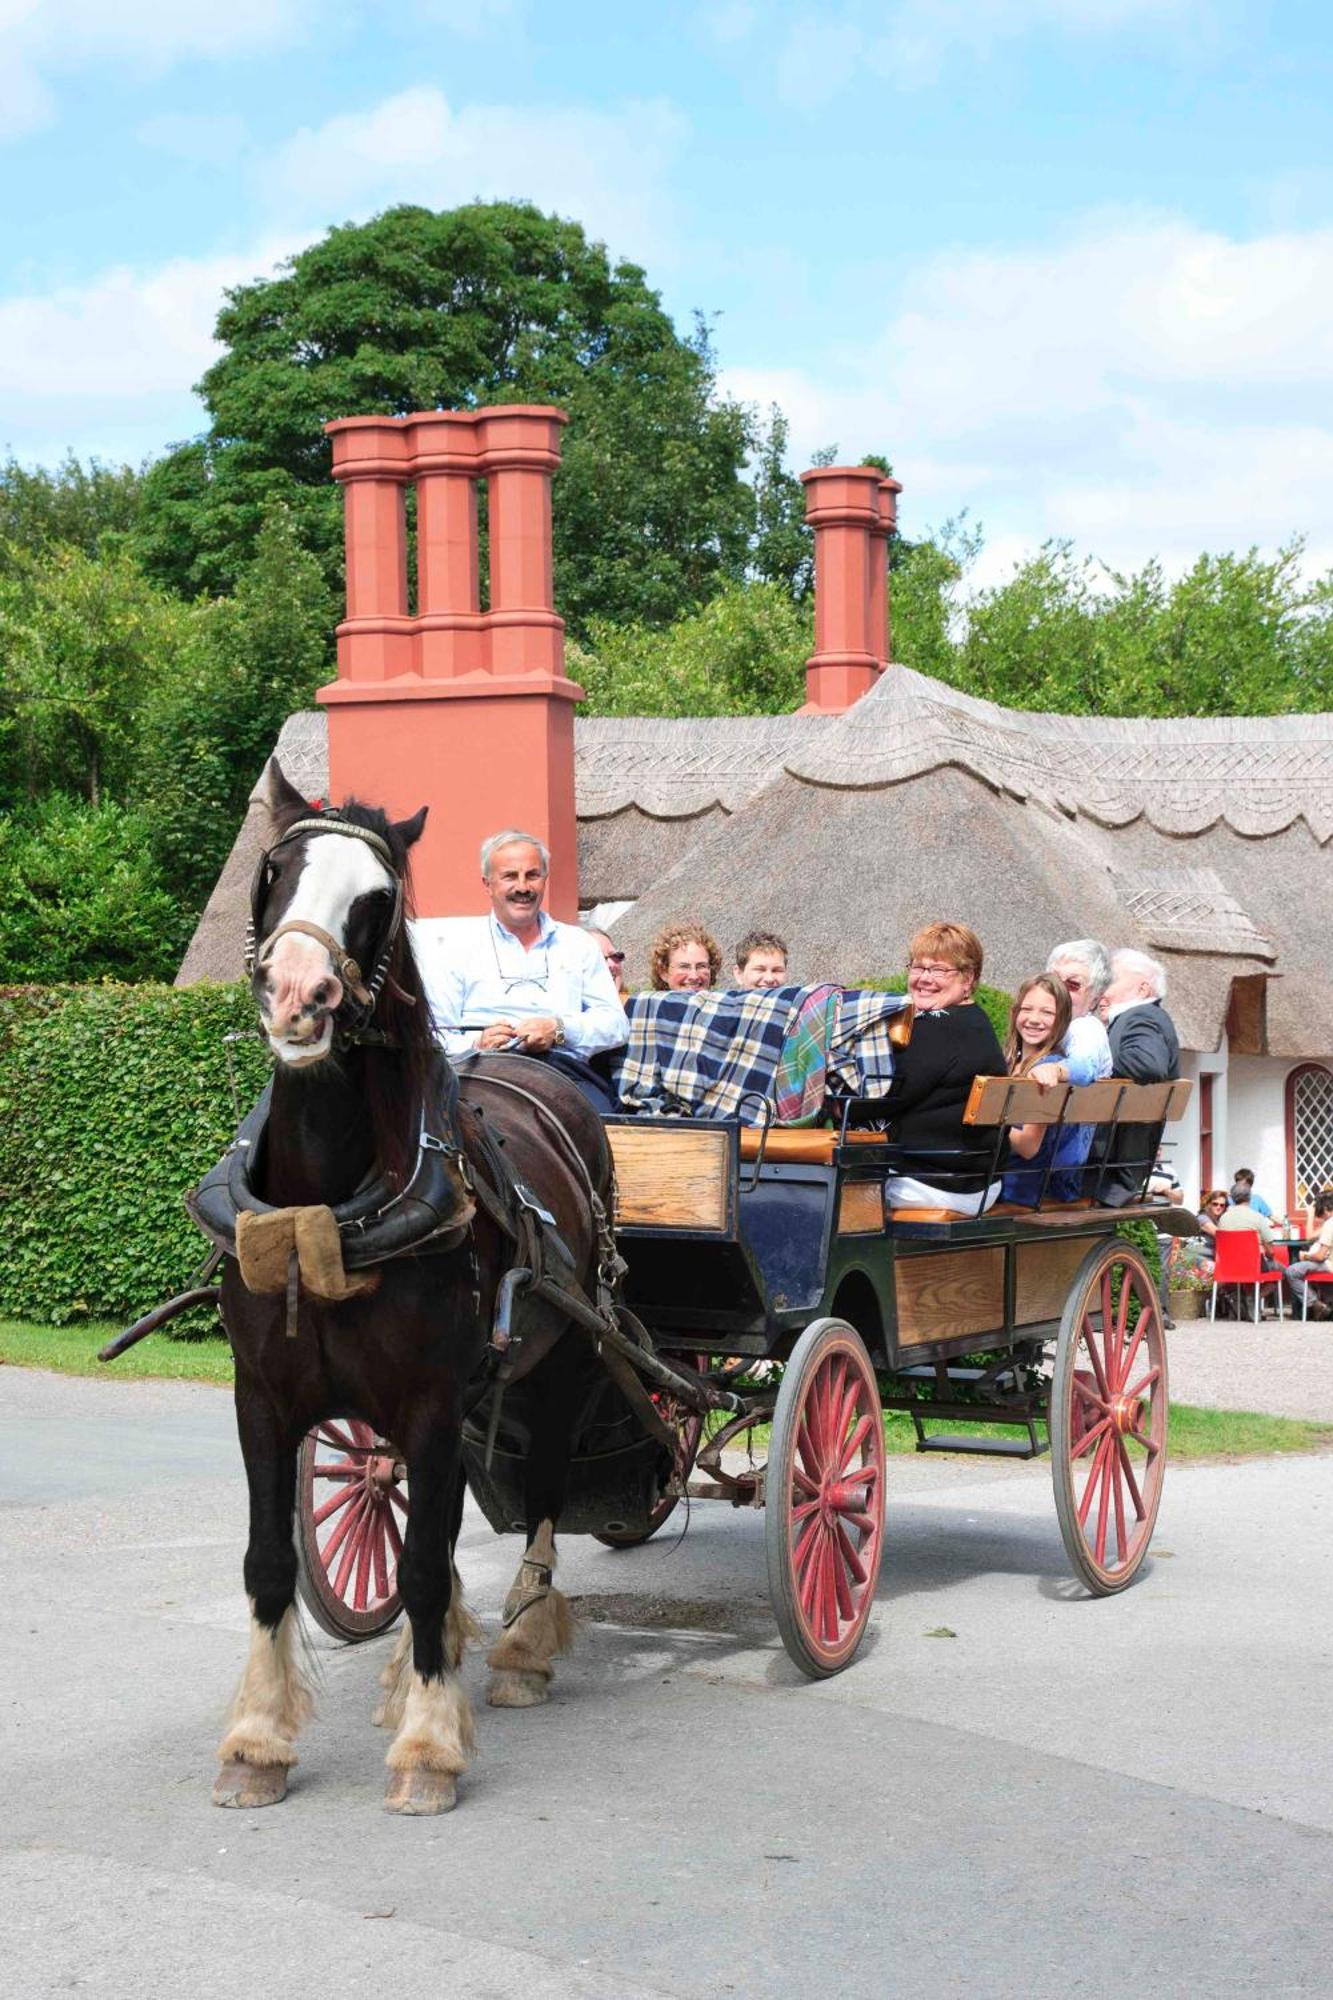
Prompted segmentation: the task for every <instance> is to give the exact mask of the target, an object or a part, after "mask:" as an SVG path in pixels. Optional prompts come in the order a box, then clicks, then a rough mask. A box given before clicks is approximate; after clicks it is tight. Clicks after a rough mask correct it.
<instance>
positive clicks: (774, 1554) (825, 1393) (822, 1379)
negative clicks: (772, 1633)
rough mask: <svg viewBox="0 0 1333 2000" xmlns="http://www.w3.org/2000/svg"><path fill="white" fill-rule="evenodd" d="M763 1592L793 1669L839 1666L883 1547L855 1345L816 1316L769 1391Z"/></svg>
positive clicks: (865, 1394)
mask: <svg viewBox="0 0 1333 2000" xmlns="http://www.w3.org/2000/svg"><path fill="white" fill-rule="evenodd" d="M764 1538H765V1544H766V1547H767V1552H768V1591H769V1596H770V1598H771V1599H772V1603H773V1611H774V1615H775V1616H776V1618H777V1621H778V1630H779V1631H780V1632H781V1634H782V1643H783V1645H784V1646H785V1647H786V1648H787V1651H788V1652H789V1653H790V1655H791V1657H792V1659H793V1660H795V1662H796V1664H797V1666H798V1667H799V1668H800V1669H801V1671H802V1673H805V1674H809V1675H810V1676H811V1678H812V1679H823V1678H824V1677H826V1676H827V1675H829V1674H836V1673H838V1672H839V1671H840V1670H841V1669H842V1668H843V1667H845V1666H846V1665H847V1663H848V1661H849V1660H850V1659H851V1657H852V1655H853V1654H854V1653H855V1651H856V1649H857V1647H858V1646H859V1645H860V1643H861V1636H862V1634H863V1633H864V1631H865V1628H866V1625H867V1623H868V1621H869V1618H870V1610H871V1606H872V1605H873V1604H874V1601H875V1583H876V1580H877V1579H878V1576H879V1564H880V1557H881V1555H882V1553H883V1548H884V1414H883V1410H882V1408H881V1405H880V1397H879V1384H878V1383H877V1382H876V1380H875V1371H874V1369H873V1368H872V1367H871V1365H870V1357H869V1355H868V1354H867V1353H866V1350H865V1344H864V1342H863V1341H862V1339H861V1336H860V1334H859V1333H857V1331H856V1329H855V1328H854V1327H851V1326H848V1324H847V1323H846V1321H845V1320H840V1319H817V1320H816V1321H815V1322H814V1324H813V1325H812V1326H808V1327H807V1328H806V1330H805V1332H804V1333H803V1334H802V1335H801V1337H800V1339H799V1340H798V1341H797V1343H796V1346H795V1348H794V1349H793V1350H792V1355H791V1359H790V1361H788V1363H787V1367H786V1371H785V1373H784V1375H783V1378H782V1387H781V1389H780V1390H779V1391H778V1401H777V1408H776V1410H775V1411H774V1415H773V1437H772V1443H771V1445H770V1447H769V1454H768V1483H767V1490H766V1497H765V1506H764Z"/></svg>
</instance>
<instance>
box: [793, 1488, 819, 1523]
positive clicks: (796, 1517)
mask: <svg viewBox="0 0 1333 2000" xmlns="http://www.w3.org/2000/svg"><path fill="white" fill-rule="evenodd" d="M818 1512H819V1496H818V1494H816V1495H815V1498H814V1499H813V1500H801V1501H798V1502H797V1504H796V1505H795V1506H794V1507H793V1508H792V1510H791V1518H792V1525H793V1526H795V1524H796V1523H797V1522H798V1521H808V1520H809V1518H810V1516H811V1515H812V1514H817V1513H818Z"/></svg>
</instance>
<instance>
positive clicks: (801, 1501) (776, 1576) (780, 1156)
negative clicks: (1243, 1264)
mask: <svg viewBox="0 0 1333 2000" xmlns="http://www.w3.org/2000/svg"><path fill="white" fill-rule="evenodd" d="M1189 1088H1190V1086H1189V1085H1188V1084H1187V1083H1177V1084H1132V1083H1126V1082H1123V1081H1119V1080H1113V1081H1111V1082H1107V1083H1102V1084H1092V1085H1087V1086H1084V1087H1082V1088H1081V1089H1080V1088H1071V1087H1069V1086H1056V1087H1043V1086H1041V1085H1038V1084H1036V1083H1032V1082H1029V1081H1026V1080H1015V1079H1011V1078H990V1079H987V1078H979V1079H978V1080H977V1084H976V1086H975V1087H974V1090H973V1094H972V1102H971V1104H970V1105H969V1108H968V1122H969V1123H971V1124H973V1125H975V1126H977V1127H979V1128H986V1129H987V1130H989V1131H990V1132H992V1133H994V1134H995V1135H996V1137H997V1140H998V1139H1002V1137H1003V1133H1004V1131H1005V1129H1006V1128H1007V1127H1008V1125H1009V1124H1011V1123H1022V1122H1031V1123H1053V1122H1084V1121H1087V1122H1092V1121H1096V1122H1099V1123H1100V1122H1106V1123H1110V1124H1113V1125H1118V1126H1120V1127H1121V1128H1123V1130H1124V1132H1125V1133H1126V1134H1128V1133H1129V1132H1130V1131H1133V1130H1137V1131H1138V1132H1140V1133H1141V1134H1142V1135H1143V1141H1144V1147H1143V1157H1144V1159H1145V1161H1146V1162H1147V1165H1150V1164H1151V1160H1152V1157H1153V1147H1152V1145H1151V1144H1150V1143H1149V1141H1150V1140H1151V1139H1154V1138H1155V1135H1156V1132H1157V1130H1158V1129H1159V1128H1160V1126H1161V1124H1162V1122H1163V1120H1164V1119H1167V1118H1174V1117H1177V1116H1179V1114H1180V1111H1181V1110H1182V1109H1183V1107H1184V1103H1185V1101H1186V1099H1187V1096H1188V1092H1189ZM875 1108H876V1107H875V1106H873V1105H865V1106H862V1105H858V1104H857V1103H855V1102H854V1101H852V1100H847V1101H844V1102H843V1104H842V1105H841V1106H840V1107H839V1123H838V1124H837V1125H836V1126H825V1127H816V1128H813V1129H799V1130H788V1129H782V1128H769V1127H766V1126H759V1127H755V1126H743V1125H738V1124H735V1123H723V1122H711V1121H708V1120H700V1119H670V1118H663V1119H638V1118H625V1119H617V1120H614V1121H612V1122H611V1123H610V1126H609V1133H610V1138H611V1143H612V1151H613V1153H614V1156H615V1163H616V1184H617V1195H616V1235H617V1241H618V1243H619V1245H620V1247H621V1250H622V1253H623V1255H624V1258H625V1262H626V1265H627V1271H626V1274H625V1280H624V1296H625V1300H626V1303H627V1305H628V1306H629V1308H630V1309H631V1311H632V1313H633V1315H634V1318H635V1320H636V1321H637V1322H638V1323H640V1324H641V1325H642V1326H643V1327H644V1328H646V1329H647V1331H648V1333H649V1335H650V1337H651V1346H650V1348H649V1349H648V1350H647V1352H646V1353H645V1356H644V1360H645V1362H646V1360H647V1358H648V1355H651V1357H652V1359H653V1360H654V1361H655V1362H656V1364H657V1366H656V1368H655V1369H654V1370H653V1371H652V1372H651V1373H650V1372H648V1370H647V1368H646V1367H645V1370H644V1375H645V1382H646V1384H647V1385H648V1386H649V1387H650V1388H651V1391H652V1394H653V1398H654V1402H655V1406H656V1408H657V1409H658V1411H659V1412H660V1413H661V1414H663V1415H664V1416H665V1417H666V1418H667V1419H668V1421H669V1423H670V1426H671V1428H672V1430H673V1432H674V1447H673V1449H671V1450H669V1451H668V1450H666V1449H664V1448H663V1445H662V1442H661V1440H660V1438H658V1437H655V1436H652V1435H649V1434H648V1433H646V1432H645V1431H644V1429H643V1428H642V1426H641V1424H640V1423H639V1422H638V1421H637V1420H636V1418H635V1414H634V1412H633V1411H632V1410H631V1409H629V1408H628V1407H627V1406H626V1404H625V1403H624V1401H623V1398H621V1397H619V1396H618V1395H616V1394H615V1392H614V1389H613V1387H611V1388H608V1391H607V1393H605V1394H603V1395H601V1396H595V1397H593V1398H592V1399H591V1402H590V1407H589V1408H588V1410H587V1411H586V1412H585V1413H584V1421H583V1424H582V1427H581V1430H580V1435H579V1438H578V1442H577V1444H576V1447H575V1457H574V1465H573V1468H572V1480H571V1490H570V1494H569V1498H568V1501H567V1505H566V1508H565V1510H564V1511H563V1512H562V1515H561V1520H560V1528H561V1532H562V1533H569V1532H583V1533H591V1534H593V1535H595V1536H597V1537H598V1539H600V1540H602V1541H604V1542H606V1543H608V1544H610V1545H611V1546H613V1547H626V1546H632V1545H634V1544H637V1543H640V1542H644V1541H646V1540H647V1539H648V1538H649V1537H650V1536H651V1535H653V1534H654V1533H655V1532H656V1531H657V1529H658V1528H660V1527H661V1526H662V1525H663V1523H664V1522H665V1520H666V1519H667V1518H668V1516H669V1514H670V1513H671V1512H672V1510H673V1509H674V1507H675V1506H676V1504H677V1502H678V1500H679V1499H680V1498H682V1497H683V1496H684V1494H685V1493H686V1492H687V1491H688V1492H689V1493H690V1494H691V1496H692V1497H693V1498H719V1499H725V1500H729V1501H730V1502H731V1503H732V1504H733V1505H735V1506H754V1507H759V1506H762V1507H763V1509H764V1513H765V1526H766V1548H767V1564H768V1584H769V1592H770V1597H771V1601H772V1605H773V1611H774V1615H775V1617H776V1619H777V1623H778V1628H779V1630H780V1632H781V1634H782V1638H783V1642H784V1644H785V1646H786V1648H787V1651H788V1652H789V1654H790V1655H791V1657H792V1659H793V1660H794V1661H795V1662H796V1664H797V1665H798V1666H799V1667H800V1668H801V1669H802V1671H803V1672H805V1673H807V1674H810V1675H814V1676H822V1675H826V1674H830V1673H834V1672H836V1671H837V1670H838V1669H839V1668H841V1667H843V1666H845V1665H846V1664H847V1663H848V1661H849V1660H850V1659H851V1658H852V1656H853V1654H854V1653H855V1651H856V1648H857V1646H858V1644H859V1642H860V1640H861V1637H862V1635H863V1633H864V1631H865V1628H866V1625H867V1622H868V1620H869V1617H870V1612H871V1607H872V1604H873V1601H874V1596H875V1587H876V1579H877V1576H878V1573H879V1567H880V1558H881V1552H882V1548H883V1540H884V1518H885V1517H884V1507H885V1451H884V1431H883V1425H882V1418H881V1412H882V1411H883V1410H900V1411H905V1412H907V1413H908V1414H909V1416H910V1417H911V1420H912V1422H913V1425H914V1428H915V1434H916V1446H917V1449H918V1450H920V1451H928V1452H967V1453H985V1454H991V1455H998V1456H1007V1457H1018V1458H1033V1457H1036V1456H1038V1455H1039V1454H1041V1453H1044V1452H1046V1451H1048V1450H1049V1452H1050V1454H1051V1460H1052V1472H1053V1478H1054V1486H1055V1502H1056V1511H1057V1515H1058V1518H1059V1524H1060V1531H1061V1534H1062V1536H1063V1538H1064V1543H1065V1548H1066V1550H1067V1552H1068V1556H1069V1560H1070V1564H1071V1566H1072V1568H1073V1570H1074V1572H1075V1574H1076V1575H1077V1576H1078V1577H1079V1578H1080V1579H1081V1580H1082V1582H1083V1583H1084V1584H1086V1586H1087V1587H1088V1589H1089V1590H1091V1591H1093V1592H1094V1593H1097V1594H1099V1595H1102V1594H1109V1593H1112V1592H1115V1591H1119V1590H1122V1589H1124V1587H1125V1586H1126V1585H1127V1584H1128V1583H1129V1582H1130V1581H1131V1580H1132V1579H1133V1577H1134V1575H1135V1574H1136V1572H1137V1571H1138V1569H1139V1567H1140V1565H1141V1564H1142V1562H1143V1560H1144V1557H1145V1556H1146V1554H1147V1551H1148V1545H1149V1541H1150V1539H1151V1535H1152V1530H1153V1523H1154V1519H1155V1517H1156V1513H1157V1507H1158V1502H1159V1499H1160V1495H1161V1489H1162V1476H1163V1470H1164V1466H1165V1458H1166V1418H1167V1369H1166V1353H1165V1346H1164V1340H1163V1332H1162V1318H1161V1311H1160V1306H1159V1303H1158V1293H1157V1289H1156V1286H1155V1284H1154V1282H1153V1279H1152V1276H1151V1273H1150V1271H1149V1269H1148V1266H1147V1263H1146V1262H1145V1259H1144V1255H1143V1251H1142V1249H1141V1248H1140V1247H1138V1246H1136V1245H1135V1244H1134V1243H1133V1242H1132V1241H1131V1240H1126V1237H1125V1235H1124V1234H1123V1233H1122V1225H1123V1224H1125V1223H1127V1222H1131V1221H1134V1220H1136V1219H1138V1220H1146V1221H1150V1222H1151V1223H1152V1224H1153V1225H1154V1226H1163V1225H1165V1226H1166V1227H1167V1228H1170V1227H1173V1226H1175V1222H1176V1218H1175V1215H1174V1213H1173V1212H1172V1211H1170V1210H1167V1209H1163V1208H1162V1207H1161V1206H1160V1205H1158V1204H1153V1205H1139V1206H1134V1207H1129V1208H1120V1209H1112V1208H1103V1207H1099V1206H1097V1205H1095V1203H1094V1202H1093V1201H1092V1200H1091V1199H1090V1198H1089V1199H1088V1200H1086V1201H1082V1202H1075V1203H1058V1204H1052V1205H1049V1206H1040V1207H1036V1208H1023V1209H1020V1208H1017V1207H1014V1206H1009V1205H1006V1206H1004V1207H1002V1208H1000V1209H998V1210H996V1209H992V1210H991V1211H990V1212H988V1213H987V1214H984V1215H981V1216H978V1217H976V1218H969V1219H964V1218H962V1217H953V1218H951V1219H946V1218H945V1217H944V1216H943V1215H942V1214H930V1213H928V1212H925V1211H906V1212H904V1211H902V1210H899V1211H897V1212H896V1213H894V1212H889V1213H886V1211H885V1206H884V1184H885V1179H886V1176H887V1175H888V1174H889V1173H890V1172H891V1171H892V1168H893V1166H894V1156H893V1147H892V1143H891V1140H890V1138H889V1137H888V1136H887V1135H886V1134H885V1133H884V1132H883V1131H880V1130H864V1129H859V1128H858V1127H857V1126H856V1124H855V1123H854V1122H853V1121H854V1119H855V1116H856V1114H857V1113H858V1111H865V1112H873V1111H874V1110H875ZM1122 1157H1123V1152H1122ZM1145 1178H1146V1166H1145ZM663 1363H666V1364H667V1369H668V1371H669V1372H668V1373H666V1374H664V1373H663V1372H662V1365H661V1364H663ZM738 1401H739V1403H740V1407H739V1408H736V1407H735V1404H736V1403H737V1402H738ZM960 1424H962V1425H964V1426H966V1427H967V1428H966V1429H964V1430H963V1431H961V1432H960V1431H959V1430H958V1429H957V1426H958V1425H960ZM949 1425H952V1426H954V1428H953V1429H952V1430H951V1429H948V1428H941V1426H949ZM983 1427H984V1428H983ZM997 1427H1005V1429H1006V1430H1007V1431H1008V1434H1007V1435H1002V1434H1001V1433H1000V1430H999V1428H997ZM485 1429H486V1423H485V1412H484V1410H483V1411H479V1412H478V1413H477V1414H476V1415H474V1417H473V1419H472V1420H471V1421H470V1422H469V1424H468V1426H467V1428H466V1430H465V1434H464V1435H465V1446H464V1449H465V1455H466V1458H467V1463H468V1474H469V1483H470V1485H471V1488H472V1491H473V1493H474V1495H475V1497H476V1499H477V1500H478V1502H479V1504H480V1506H481V1508H482V1510H483V1511H484V1513H485V1514H486V1516H487V1518H488V1519H489V1521H490V1523H491V1525H492V1526H493V1527H494V1528H496V1529H497V1530H499V1531H500V1532H502V1533H503V1532H506V1531H509V1530H521V1529H522V1528H523V1526H524V1519H523V1509H522V1505H521V1497H520V1496H521V1485H520V1479H519V1466H520V1460H521V1453H522V1450H523V1444H524V1441H523V1439H522V1438H521V1437H507V1436H505V1435H504V1433H503V1420H502V1434H501V1439H500V1448H499V1449H498V1451H496V1452H494V1453H493V1454H492V1456H491V1458H490V1461H489V1463H488V1461H487V1455H486V1451H485ZM988 1433H989V1434H988ZM696 1464H697V1466H698V1468H699V1470H698V1472H697V1473H695V1476H694V1478H693V1479H691V1473H692V1471H693V1470H694V1468H695V1467H696ZM403 1470H404V1468H403V1467H402V1465H401V1462H400V1461H398V1460H397V1459H396V1456H395V1454H394V1452H393V1450H392V1448H391V1447H390V1446H387V1445H386V1444H384V1443H383V1442H382V1441H380V1440H378V1439H376V1438H375V1437H374V1435H373V1433H372V1432H371V1431H370V1430H369V1429H368V1427H366V1426H365V1425H357V1424H354V1423H353V1424H349V1423H347V1422H339V1423H330V1424H324V1425H321V1426H320V1427H319V1429H318V1430H317V1431H315V1432H312V1433H311V1435H310V1436H309V1437H308V1439H307V1441H306V1444H305V1446H304V1448H303V1453H302V1489H301V1491H302V1505H301V1513H300V1538H301V1551H302V1574H301V1589H302V1594H303V1596H304V1598H305V1601H306V1603H307V1604H308V1606H309V1607H310V1609H311V1611H312V1612H313V1614H314V1615H315V1617H316V1618H317V1619H318V1620H319V1622H320V1623H321V1624H322V1625H323V1626H324V1627H325V1629H326V1630H328V1631H330V1632H332V1633H334V1634H335V1635H337V1636H340V1637H343V1638H349V1639H350V1638H356V1637H360V1636H362V1635H364V1634H367V1633H370V1632H374V1631H377V1630H382V1629H384V1627H385V1626H387V1625H388V1624H391V1623H392V1622H393V1619H394V1618H395V1617H396V1616H397V1612H398V1603H397V1598H396V1593H395V1591H394V1588H393V1573H394V1562H395V1558H396V1554H397V1551H398V1549H399V1547H400V1535H399V1523H398V1518H397V1517H398V1516H399V1515H405V1513H406V1506H407V1499H406V1494H405V1491H404V1487H403V1483H402V1474H403ZM349 1486H351V1487H354V1489H355V1492H356V1495H357V1497H356V1499H355V1501H350V1500H349V1499H348V1498H347V1494H348V1489H349Z"/></svg>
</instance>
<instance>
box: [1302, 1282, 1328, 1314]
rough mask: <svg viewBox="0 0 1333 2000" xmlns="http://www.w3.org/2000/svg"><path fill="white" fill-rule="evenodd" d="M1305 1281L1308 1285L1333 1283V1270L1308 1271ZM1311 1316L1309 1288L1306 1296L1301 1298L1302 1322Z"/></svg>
mask: <svg viewBox="0 0 1333 2000" xmlns="http://www.w3.org/2000/svg"><path fill="white" fill-rule="evenodd" d="M1305 1282H1306V1285H1307V1286H1310V1285H1333V1271H1307V1272H1306V1274H1305ZM1309 1317H1310V1294H1309V1291H1308V1290H1307V1291H1306V1293H1305V1296H1304V1298H1303V1299H1302V1300H1301V1320H1302V1323H1304V1322H1305V1321H1307V1320H1308V1319H1309Z"/></svg>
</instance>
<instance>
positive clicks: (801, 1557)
mask: <svg viewBox="0 0 1333 2000" xmlns="http://www.w3.org/2000/svg"><path fill="white" fill-rule="evenodd" d="M818 1534H819V1515H818V1514H817V1513H816V1514H814V1515H812V1517H811V1518H810V1519H809V1520H808V1521H807V1522H806V1523H805V1525H804V1527H803V1528H802V1529H801V1532H800V1534H799V1535H798V1536H797V1537H796V1542H795V1546H794V1547H793V1549H792V1552H791V1561H792V1568H793V1569H794V1570H797V1571H798V1572H800V1571H803V1569H804V1566H805V1565H806V1564H807V1563H808V1562H809V1560H810V1551H811V1550H812V1549H813V1547H814V1545H815V1541H816V1538H817V1536H818Z"/></svg>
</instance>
